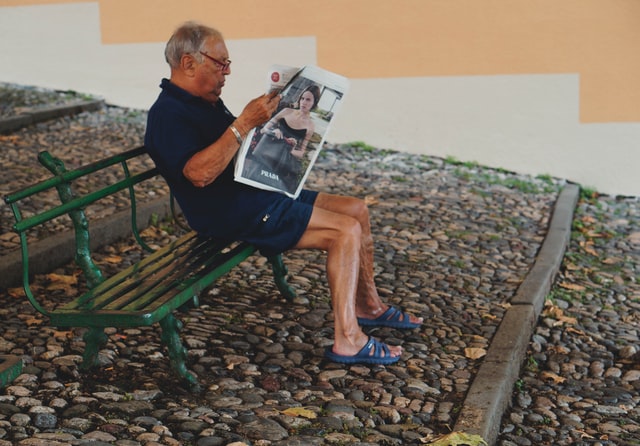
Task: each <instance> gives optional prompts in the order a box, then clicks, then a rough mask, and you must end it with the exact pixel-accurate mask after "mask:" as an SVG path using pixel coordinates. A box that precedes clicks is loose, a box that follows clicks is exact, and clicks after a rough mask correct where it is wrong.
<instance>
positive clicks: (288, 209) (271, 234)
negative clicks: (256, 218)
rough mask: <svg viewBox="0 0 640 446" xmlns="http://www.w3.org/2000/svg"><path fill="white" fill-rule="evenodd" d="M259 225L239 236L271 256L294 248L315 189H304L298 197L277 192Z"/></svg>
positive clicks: (263, 253)
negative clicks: (293, 197) (276, 196)
mask: <svg viewBox="0 0 640 446" xmlns="http://www.w3.org/2000/svg"><path fill="white" fill-rule="evenodd" d="M279 195H280V198H278V199H277V200H274V202H273V204H272V205H271V206H269V208H268V210H267V213H266V214H265V216H264V217H263V218H262V222H261V223H260V224H259V225H258V227H255V228H252V230H251V232H250V233H248V234H244V235H243V236H242V237H240V239H241V240H244V241H247V242H249V243H252V244H254V245H255V246H256V247H257V248H258V249H259V250H260V253H261V254H262V255H264V256H267V257H270V256H274V255H276V254H280V253H282V252H284V251H286V250H288V249H291V248H293V247H294V246H295V245H296V244H297V243H298V241H299V240H300V238H301V237H302V234H304V231H306V230H307V226H308V225H309V220H310V219H311V213H312V212H313V203H314V202H315V201H316V198H317V196H318V192H315V191H310V190H306V189H303V190H302V191H301V192H300V195H299V196H298V198H297V199H295V200H293V199H291V198H290V197H287V196H286V195H283V194H279Z"/></svg>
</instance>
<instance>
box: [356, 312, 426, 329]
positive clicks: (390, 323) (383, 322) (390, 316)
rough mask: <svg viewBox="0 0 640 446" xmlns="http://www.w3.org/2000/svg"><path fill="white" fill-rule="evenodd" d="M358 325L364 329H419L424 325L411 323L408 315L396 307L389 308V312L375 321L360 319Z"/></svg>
mask: <svg viewBox="0 0 640 446" xmlns="http://www.w3.org/2000/svg"><path fill="white" fill-rule="evenodd" d="M358 324H360V325H361V326H362V327H391V328H404V329H413V328H418V327H420V325H422V324H416V323H413V322H411V319H410V317H409V314H408V313H405V312H403V311H400V310H398V309H397V308H395V307H389V308H388V309H387V311H385V312H384V313H382V314H381V315H380V316H378V317H377V318H375V319H365V318H363V317H359V318H358Z"/></svg>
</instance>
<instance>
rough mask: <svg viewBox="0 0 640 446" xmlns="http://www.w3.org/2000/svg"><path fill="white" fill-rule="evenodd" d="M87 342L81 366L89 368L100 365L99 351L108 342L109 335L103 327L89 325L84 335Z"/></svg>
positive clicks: (85, 368)
mask: <svg viewBox="0 0 640 446" xmlns="http://www.w3.org/2000/svg"><path fill="white" fill-rule="evenodd" d="M82 339H84V342H85V346H84V353H83V355H82V364H81V365H80V368H81V369H83V370H88V369H90V368H92V367H95V366H97V365H98V352H99V351H100V348H101V347H103V346H105V345H106V344H107V340H108V337H107V335H106V334H105V333H104V328H102V327H89V329H88V330H87V332H86V333H85V334H84V336H83V337H82Z"/></svg>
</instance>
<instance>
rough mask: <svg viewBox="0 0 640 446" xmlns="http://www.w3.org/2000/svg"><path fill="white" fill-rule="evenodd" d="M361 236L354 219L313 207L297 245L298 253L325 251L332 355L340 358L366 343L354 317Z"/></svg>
mask: <svg viewBox="0 0 640 446" xmlns="http://www.w3.org/2000/svg"><path fill="white" fill-rule="evenodd" d="M361 235H362V230H361V226H360V223H359V222H358V221H357V220H356V219H354V218H353V217H350V216H348V215H343V214H336V213H333V212H330V211H328V210H326V209H322V208H320V207H314V210H313V213H312V215H311V220H310V221H309V225H308V226H307V230H306V231H305V232H304V234H303V235H302V237H301V238H300V240H299V241H298V244H297V245H296V248H300V249H305V248H316V249H323V250H325V251H327V277H328V280H329V289H330V291H331V301H332V306H333V313H334V320H335V321H334V323H335V329H334V333H335V334H334V336H335V342H334V345H333V352H334V353H337V354H339V355H346V356H353V355H355V354H357V353H358V352H360V350H362V348H363V347H364V345H365V344H366V343H367V341H368V340H369V337H368V336H367V335H366V334H365V333H364V332H363V331H362V329H361V328H360V326H359V325H358V320H357V315H356V290H357V288H358V280H359V279H358V278H359V269H360V251H361ZM389 350H390V355H391V356H399V355H400V354H401V353H402V347H400V346H389Z"/></svg>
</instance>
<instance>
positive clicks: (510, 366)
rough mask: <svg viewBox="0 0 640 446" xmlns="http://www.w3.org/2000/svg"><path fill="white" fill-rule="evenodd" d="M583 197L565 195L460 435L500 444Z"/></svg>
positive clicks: (568, 191)
mask: <svg viewBox="0 0 640 446" xmlns="http://www.w3.org/2000/svg"><path fill="white" fill-rule="evenodd" d="M579 195H580V188H579V187H578V186H576V185H574V184H569V185H567V186H565V188H564V189H563V190H562V191H561V192H560V194H559V196H558V200H557V201H556V205H555V207H554V211H553V215H552V218H551V221H550V223H549V229H548V231H547V235H546V237H545V240H544V242H543V244H542V246H541V248H540V251H539V252H538V256H537V257H536V261H535V263H534V265H533V267H532V268H531V270H530V271H529V273H528V274H527V277H526V278H525V279H524V281H523V282H522V284H521V285H520V287H519V288H518V291H517V292H516V294H515V296H514V297H513V299H512V300H511V307H510V308H509V309H508V310H507V312H506V313H505V315H504V318H503V319H502V322H501V323H500V326H499V327H498V331H497V332H496V334H495V335H494V337H493V339H492V340H491V345H490V346H489V350H488V351H487V355H486V357H485V359H484V361H483V362H482V364H481V365H480V369H479V370H478V373H477V374H476V377H475V379H474V380H473V383H472V385H471V387H470V388H469V392H468V394H467V397H466V398H465V400H464V403H463V405H462V409H461V411H460V415H459V416H458V421H457V422H456V425H455V426H454V429H453V430H454V431H456V432H457V431H460V432H465V433H469V434H476V435H480V436H481V437H482V438H483V439H484V440H485V441H486V442H487V443H488V444H489V445H490V446H492V445H495V443H496V440H497V438H498V434H499V429H500V424H501V422H502V415H503V414H504V411H505V409H506V408H507V407H508V405H509V403H510V402H511V396H512V394H513V386H514V384H515V382H516V380H517V379H518V377H519V376H520V366H521V365H522V363H523V361H524V359H525V356H526V353H527V348H528V346H529V341H530V339H531V335H532V334H533V330H534V329H535V327H536V325H537V321H538V317H539V316H540V313H541V312H542V308H543V305H544V300H545V298H546V296H547V294H548V293H549V291H550V290H551V286H552V284H553V281H554V279H555V276H556V274H557V273H558V270H559V269H560V266H561V264H562V259H563V257H564V253H565V251H566V249H567V246H568V245H569V241H570V240H571V226H572V223H573V212H574V209H575V207H576V204H577V202H578V197H579Z"/></svg>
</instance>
